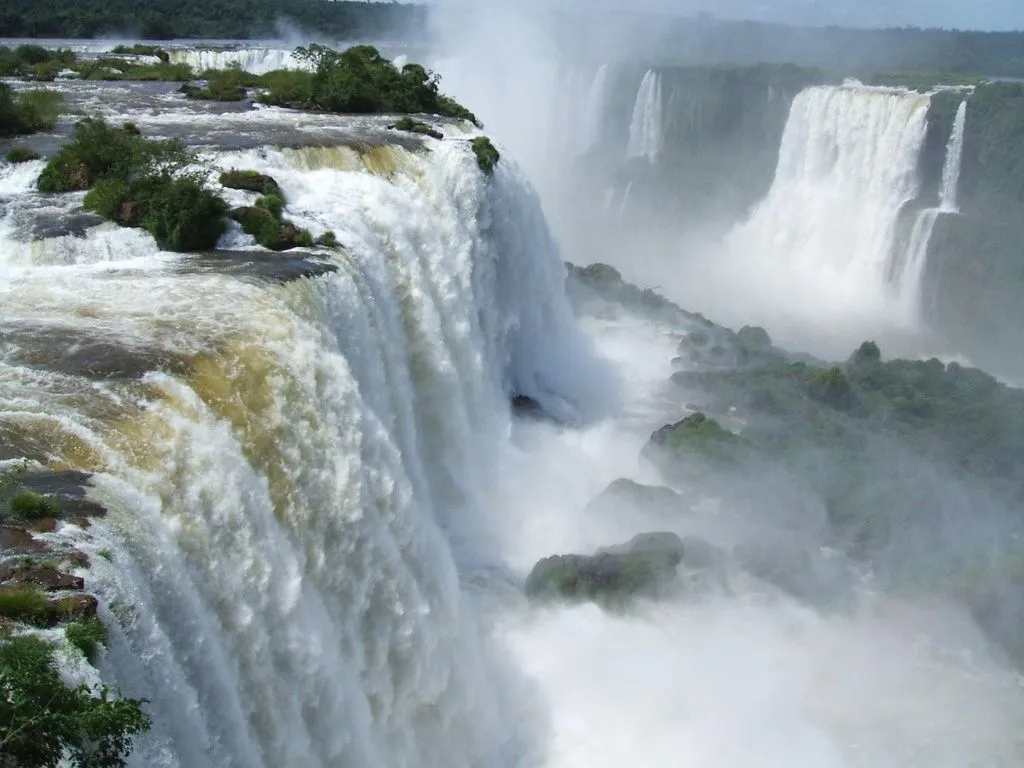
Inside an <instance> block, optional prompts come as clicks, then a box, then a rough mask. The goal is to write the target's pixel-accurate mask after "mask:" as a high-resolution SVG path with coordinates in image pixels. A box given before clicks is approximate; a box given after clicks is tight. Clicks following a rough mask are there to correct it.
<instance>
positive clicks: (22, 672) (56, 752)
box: [0, 636, 151, 768]
mask: <svg viewBox="0 0 1024 768" xmlns="http://www.w3.org/2000/svg"><path fill="white" fill-rule="evenodd" d="M0 689H2V691H3V695H0V748H2V758H0V763H2V764H3V765H5V766H7V765H23V766H36V767H37V768H56V766H57V765H58V764H61V762H62V758H65V757H66V760H67V763H66V764H69V765H71V766H78V767H79V768H85V767H86V766H89V767H90V768H120V767H121V766H124V765H125V758H126V757H127V755H128V754H129V753H130V752H131V749H132V740H133V737H134V736H135V735H137V734H139V733H142V732H143V731H145V730H147V729H148V728H149V726H150V724H151V721H150V719H149V717H148V716H147V715H146V714H145V713H144V712H143V711H142V705H143V703H144V702H143V701H141V700H137V699H127V698H121V697H120V694H119V692H118V691H117V690H116V689H114V688H110V687H107V686H102V687H101V688H100V689H99V690H98V691H96V692H95V694H93V693H91V692H90V691H89V689H88V688H86V687H85V686H84V685H83V686H78V687H77V688H69V687H67V686H65V685H64V683H63V682H62V681H61V679H60V675H59V674H58V672H57V669H56V667H55V665H54V660H53V649H52V647H51V646H50V645H48V644H47V643H46V642H44V641H43V640H40V639H39V638H38V637H31V636H19V637H12V638H9V639H7V640H4V641H2V642H0ZM65 753H66V755H65Z"/></svg>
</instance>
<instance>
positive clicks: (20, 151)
mask: <svg viewBox="0 0 1024 768" xmlns="http://www.w3.org/2000/svg"><path fill="white" fill-rule="evenodd" d="M41 158H42V155H41V154H39V153H38V152H36V151H35V150H34V149H32V148H31V147H11V149H9V150H7V154H6V155H4V160H6V161H7V162H8V163H12V164H15V165H16V164H18V163H27V162H30V161H32V160H39V159H41Z"/></svg>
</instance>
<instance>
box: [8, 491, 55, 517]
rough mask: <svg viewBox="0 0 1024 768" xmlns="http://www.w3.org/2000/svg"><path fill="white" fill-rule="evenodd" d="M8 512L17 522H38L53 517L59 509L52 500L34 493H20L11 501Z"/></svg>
mask: <svg viewBox="0 0 1024 768" xmlns="http://www.w3.org/2000/svg"><path fill="white" fill-rule="evenodd" d="M10 510H11V515H12V516H13V517H16V518H18V519H19V520H38V519H39V518H42V517H53V516H54V515H56V514H57V512H58V511H59V507H58V506H57V502H56V500H54V499H48V498H46V497H45V496H41V495H39V494H38V493H36V492H35V491H22V492H21V493H19V494H17V495H16V496H14V498H12V499H11V501H10Z"/></svg>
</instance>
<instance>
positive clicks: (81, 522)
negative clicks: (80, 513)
mask: <svg viewBox="0 0 1024 768" xmlns="http://www.w3.org/2000/svg"><path fill="white" fill-rule="evenodd" d="M68 522H69V523H71V524H72V525H77V526H78V527H79V528H91V527H92V521H90V520H89V518H87V517H72V518H71V519H70V520H68Z"/></svg>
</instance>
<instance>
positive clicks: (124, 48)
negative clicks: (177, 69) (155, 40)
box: [111, 43, 171, 63]
mask: <svg viewBox="0 0 1024 768" xmlns="http://www.w3.org/2000/svg"><path fill="white" fill-rule="evenodd" d="M111 53H117V54H121V55H122V56H153V57H155V58H158V59H160V61H163V62H165V63H167V62H170V60H171V55H170V54H169V53H167V51H165V50H164V49H163V48H158V47H157V46H155V45H145V44H143V43H136V44H135V45H117V46H114V48H113V49H112V50H111Z"/></svg>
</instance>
